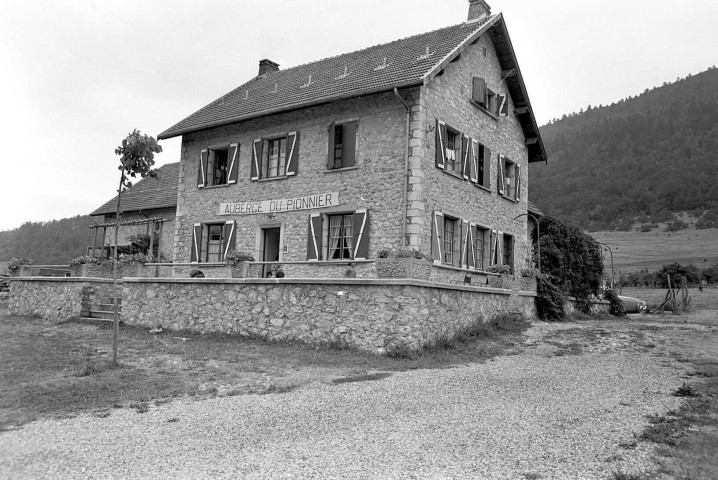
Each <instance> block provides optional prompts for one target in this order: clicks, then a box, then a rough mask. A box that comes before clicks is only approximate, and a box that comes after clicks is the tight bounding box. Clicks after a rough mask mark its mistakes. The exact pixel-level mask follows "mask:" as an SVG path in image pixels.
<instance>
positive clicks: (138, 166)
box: [112, 129, 162, 365]
mask: <svg viewBox="0 0 718 480" xmlns="http://www.w3.org/2000/svg"><path fill="white" fill-rule="evenodd" d="M161 151H162V147H161V146H159V145H158V144H157V140H155V139H154V138H152V137H150V136H148V135H143V134H142V133H140V131H139V130H137V129H135V130H133V131H132V133H130V134H129V135H127V137H126V138H125V139H124V140H122V145H120V146H119V147H117V148H116V149H115V154H116V155H120V166H119V167H117V169H118V170H119V171H120V172H121V174H120V187H119V188H118V189H117V211H116V214H115V249H114V255H113V268H112V297H113V302H114V305H113V313H112V322H113V334H112V363H113V364H114V365H117V337H118V336H119V330H120V323H119V319H118V317H117V300H118V295H117V242H118V239H119V232H120V215H121V213H122V210H121V206H122V192H123V191H124V190H126V189H127V188H129V187H131V186H132V182H131V181H130V177H132V178H136V177H137V175H139V176H140V177H142V178H145V177H155V176H156V175H157V174H156V172H155V170H154V169H153V168H152V167H153V166H154V164H155V153H160V152H161Z"/></svg>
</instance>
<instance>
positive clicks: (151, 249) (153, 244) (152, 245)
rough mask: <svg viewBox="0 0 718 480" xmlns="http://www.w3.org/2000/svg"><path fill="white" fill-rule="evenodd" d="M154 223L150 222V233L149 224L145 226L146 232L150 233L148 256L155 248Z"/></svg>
mask: <svg viewBox="0 0 718 480" xmlns="http://www.w3.org/2000/svg"><path fill="white" fill-rule="evenodd" d="M155 225H156V223H155V222H152V231H150V224H149V223H148V224H147V231H150V233H149V237H150V255H152V252H153V251H154V247H155Z"/></svg>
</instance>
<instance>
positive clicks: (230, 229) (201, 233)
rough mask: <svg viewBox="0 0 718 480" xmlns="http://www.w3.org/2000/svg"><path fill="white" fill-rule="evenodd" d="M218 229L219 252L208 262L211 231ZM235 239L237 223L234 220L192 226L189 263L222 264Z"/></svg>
mask: <svg viewBox="0 0 718 480" xmlns="http://www.w3.org/2000/svg"><path fill="white" fill-rule="evenodd" d="M213 228H219V232H218V233H219V252H217V253H216V255H217V258H216V259H212V261H210V260H209V258H210V255H215V253H210V242H211V241H212V238H211V235H212V229H213ZM236 238H237V223H236V222H235V221H234V220H227V221H224V222H222V221H211V222H206V223H195V224H193V226H192V240H191V245H190V263H223V262H224V261H225V260H224V259H225V257H226V255H227V253H228V252H229V250H230V249H232V248H234V244H235V242H236Z"/></svg>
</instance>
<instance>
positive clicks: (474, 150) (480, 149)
mask: <svg viewBox="0 0 718 480" xmlns="http://www.w3.org/2000/svg"><path fill="white" fill-rule="evenodd" d="M470 158H471V173H470V179H471V181H472V182H474V183H476V184H477V185H481V186H482V187H484V188H491V180H490V176H489V172H490V171H491V162H490V160H491V149H490V148H489V147H487V146H486V145H483V144H481V143H479V142H477V141H476V140H472V141H471V155H470Z"/></svg>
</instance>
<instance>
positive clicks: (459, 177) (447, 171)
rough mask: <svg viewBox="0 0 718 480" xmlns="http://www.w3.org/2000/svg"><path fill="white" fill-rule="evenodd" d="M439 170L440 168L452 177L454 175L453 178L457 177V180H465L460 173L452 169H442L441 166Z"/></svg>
mask: <svg viewBox="0 0 718 480" xmlns="http://www.w3.org/2000/svg"><path fill="white" fill-rule="evenodd" d="M441 170H442V171H443V172H444V173H445V174H447V175H450V176H452V177H454V178H458V179H459V180H465V178H464V177H463V176H462V175H461V174H459V173H456V172H454V171H452V170H445V169H443V168H442V169H441Z"/></svg>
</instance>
